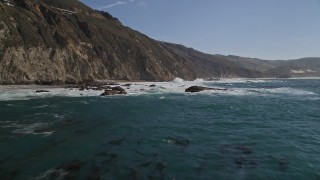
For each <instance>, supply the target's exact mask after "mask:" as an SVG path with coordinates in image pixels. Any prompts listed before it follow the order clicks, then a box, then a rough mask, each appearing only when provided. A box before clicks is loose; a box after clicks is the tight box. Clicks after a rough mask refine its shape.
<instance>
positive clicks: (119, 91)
mask: <svg viewBox="0 0 320 180" xmlns="http://www.w3.org/2000/svg"><path fill="white" fill-rule="evenodd" d="M116 94H127V92H126V91H125V90H124V89H123V88H121V87H120V86H117V87H110V88H108V89H106V90H104V93H102V94H101V95H100V96H112V95H116Z"/></svg>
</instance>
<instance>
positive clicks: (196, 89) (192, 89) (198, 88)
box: [185, 86, 228, 93]
mask: <svg viewBox="0 0 320 180" xmlns="http://www.w3.org/2000/svg"><path fill="white" fill-rule="evenodd" d="M205 90H214V91H227V90H228V89H225V88H210V87H203V86H191V87H189V88H187V89H186V90H185V92H191V93H194V92H201V91H205Z"/></svg>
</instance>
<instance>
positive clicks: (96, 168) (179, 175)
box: [0, 79, 320, 180]
mask: <svg viewBox="0 0 320 180" xmlns="http://www.w3.org/2000/svg"><path fill="white" fill-rule="evenodd" d="M155 84H156V86H155V87H152V88H151V87H149V86H148V84H143V83H142V84H135V85H132V86H131V88H130V89H128V92H129V94H128V95H125V96H113V97H99V96H97V95H96V94H99V93H100V92H91V91H90V92H89V91H88V92H78V91H76V90H71V89H69V90H68V89H66V90H63V89H52V90H51V89H50V91H51V92H50V93H47V94H46V93H44V94H41V95H37V94H35V93H34V89H28V88H25V89H23V90H21V89H19V88H16V87H15V88H7V87H1V88H2V90H1V91H0V100H1V101H0V177H1V178H0V179H1V180H5V179H21V180H28V179H170V180H171V179H176V180H179V179H266V180H267V179H290V180H291V179H320V80H319V79H281V80H279V79H270V80H239V81H223V82H205V81H197V82H183V81H176V82H171V83H155ZM191 84H195V85H204V86H212V87H225V88H227V89H228V91H226V92H219V91H210V92H202V93H197V94H189V93H184V92H183V90H184V89H185V88H186V87H188V85H191ZM75 93H78V94H75Z"/></svg>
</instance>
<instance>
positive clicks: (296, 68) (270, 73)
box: [160, 42, 320, 78]
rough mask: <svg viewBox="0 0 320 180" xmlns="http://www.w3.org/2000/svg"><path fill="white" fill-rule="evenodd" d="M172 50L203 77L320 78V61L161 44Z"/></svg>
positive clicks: (316, 59)
mask: <svg viewBox="0 0 320 180" xmlns="http://www.w3.org/2000/svg"><path fill="white" fill-rule="evenodd" d="M160 43H161V44H162V45H163V46H164V47H166V48H167V49H168V50H169V51H170V50H171V51H172V52H174V53H176V54H178V55H179V56H181V57H184V58H185V59H187V60H188V61H190V63H192V64H194V66H195V70H196V72H197V74H198V76H200V77H204V78H210V77H211V78H214V77H278V78H282V77H315V76H317V77H320V58H303V59H297V60H286V61H284V60H276V61H275V60H273V61H271V60H262V59H256V58H245V57H239V56H223V55H211V54H205V53H202V52H199V51H197V50H194V49H192V48H187V47H185V46H183V45H179V44H172V43H166V42H160Z"/></svg>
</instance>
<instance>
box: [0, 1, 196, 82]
mask: <svg viewBox="0 0 320 180" xmlns="http://www.w3.org/2000/svg"><path fill="white" fill-rule="evenodd" d="M13 3H14V7H11V6H7V5H5V4H3V3H1V2H0V12H1V16H0V83H1V84H21V83H47V84H51V83H64V82H78V81H83V80H86V79H115V80H153V81H163V80H171V79H173V78H174V77H178V76H179V77H181V78H184V79H194V78H195V77H196V73H195V72H194V71H193V65H192V64H190V63H188V62H187V61H186V60H185V59H183V58H182V57H179V56H178V55H176V54H175V53H172V52H169V51H168V50H166V49H165V48H163V47H162V46H161V45H160V44H159V43H158V42H156V41H154V40H152V39H150V38H148V37H147V36H145V35H143V34H141V33H139V32H137V31H134V30H132V29H130V28H128V27H125V26H123V25H122V24H121V23H120V22H119V21H118V20H117V19H116V18H113V17H112V16H111V15H110V14H108V13H105V12H97V11H94V10H92V9H91V8H89V7H87V6H86V5H84V4H82V3H80V2H79V1H77V0H15V1H13ZM64 9H65V10H64ZM66 10H68V11H66ZM71 11H72V12H71Z"/></svg>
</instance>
